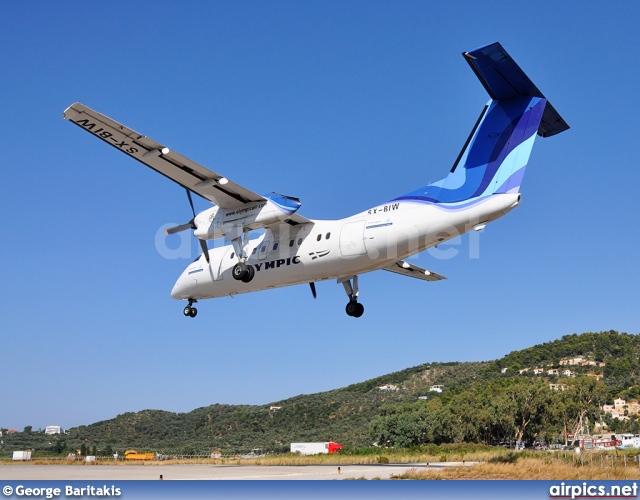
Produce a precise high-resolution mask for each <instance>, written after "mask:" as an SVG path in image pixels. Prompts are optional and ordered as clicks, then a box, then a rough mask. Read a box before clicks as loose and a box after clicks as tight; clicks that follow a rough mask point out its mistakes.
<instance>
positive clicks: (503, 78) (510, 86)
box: [462, 42, 569, 137]
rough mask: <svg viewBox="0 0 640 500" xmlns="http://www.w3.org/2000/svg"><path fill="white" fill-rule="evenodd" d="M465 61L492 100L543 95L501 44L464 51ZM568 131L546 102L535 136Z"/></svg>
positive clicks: (558, 115) (553, 109)
mask: <svg viewBox="0 0 640 500" xmlns="http://www.w3.org/2000/svg"><path fill="white" fill-rule="evenodd" d="M462 55H463V56H464V58H465V60H466V61H467V62H468V63H469V66H471V69H473V72H474V73H475V74H476V76H477V77H478V79H479V80H480V82H481V83H482V85H483V86H484V88H485V89H486V91H487V92H488V93H489V95H490V96H491V99H494V100H496V101H502V100H507V99H513V98H514V97H521V96H533V97H542V98H544V94H543V93H542V92H540V89H538V87H536V86H535V85H534V83H533V82H532V81H531V80H530V79H529V77H528V76H527V75H526V74H525V73H524V71H522V69H520V66H518V65H517V64H516V62H515V61H514V60H513V58H512V57H511V56H510V55H509V54H508V53H507V51H506V50H504V48H503V47H502V45H500V43H498V42H496V43H492V44H491V45H486V46H484V47H480V48H477V49H475V50H472V51H470V52H463V53H462ZM568 128H569V125H567V122H565V121H564V120H563V118H562V117H561V116H560V114H558V112H557V111H556V110H555V108H554V107H553V106H552V105H551V103H549V102H548V101H547V105H546V107H545V110H544V113H543V115H542V121H541V123H540V126H539V128H538V135H540V136H542V137H551V136H552V135H556V134H559V133H560V132H564V131H565V130H567V129H568Z"/></svg>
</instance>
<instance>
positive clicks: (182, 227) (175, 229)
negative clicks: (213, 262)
mask: <svg viewBox="0 0 640 500" xmlns="http://www.w3.org/2000/svg"><path fill="white" fill-rule="evenodd" d="M187 198H188V199H189V205H190V206H191V213H192V214H193V219H191V220H190V221H189V222H187V223H186V224H180V225H179V226H174V227H170V228H169V229H167V230H166V231H165V233H166V234H174V233H179V232H180V231H184V230H185V229H198V226H196V222H195V220H196V209H195V208H194V207H193V199H192V198H191V191H190V190H189V189H187ZM198 241H199V242H200V248H202V253H203V254H204V258H205V259H206V260H207V262H209V247H208V246H207V242H206V241H204V240H201V239H200V238H198Z"/></svg>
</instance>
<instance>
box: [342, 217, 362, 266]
mask: <svg viewBox="0 0 640 500" xmlns="http://www.w3.org/2000/svg"><path fill="white" fill-rule="evenodd" d="M364 224H365V221H363V220H361V221H357V222H349V223H347V224H345V225H344V226H342V230H341V231H340V253H341V254H342V256H343V257H353V256H355V255H363V254H365V253H366V249H365V246H364Z"/></svg>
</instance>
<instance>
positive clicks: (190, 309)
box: [182, 299, 198, 318]
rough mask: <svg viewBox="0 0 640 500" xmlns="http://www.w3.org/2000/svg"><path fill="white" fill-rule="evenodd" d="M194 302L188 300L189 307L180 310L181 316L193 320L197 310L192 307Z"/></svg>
mask: <svg viewBox="0 0 640 500" xmlns="http://www.w3.org/2000/svg"><path fill="white" fill-rule="evenodd" d="M194 302H196V301H195V300H191V299H189V305H188V306H187V307H185V308H184V309H183V310H182V314H184V315H185V316H187V317H190V318H195V317H196V315H197V314H198V310H197V309H196V308H195V307H192V305H193V303H194Z"/></svg>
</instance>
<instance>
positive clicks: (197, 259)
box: [192, 255, 201, 264]
mask: <svg viewBox="0 0 640 500" xmlns="http://www.w3.org/2000/svg"><path fill="white" fill-rule="evenodd" d="M200 257H201V256H200V255H198V256H197V257H196V258H195V259H194V261H193V262H198V261H199V260H200ZM193 262H192V264H193Z"/></svg>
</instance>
